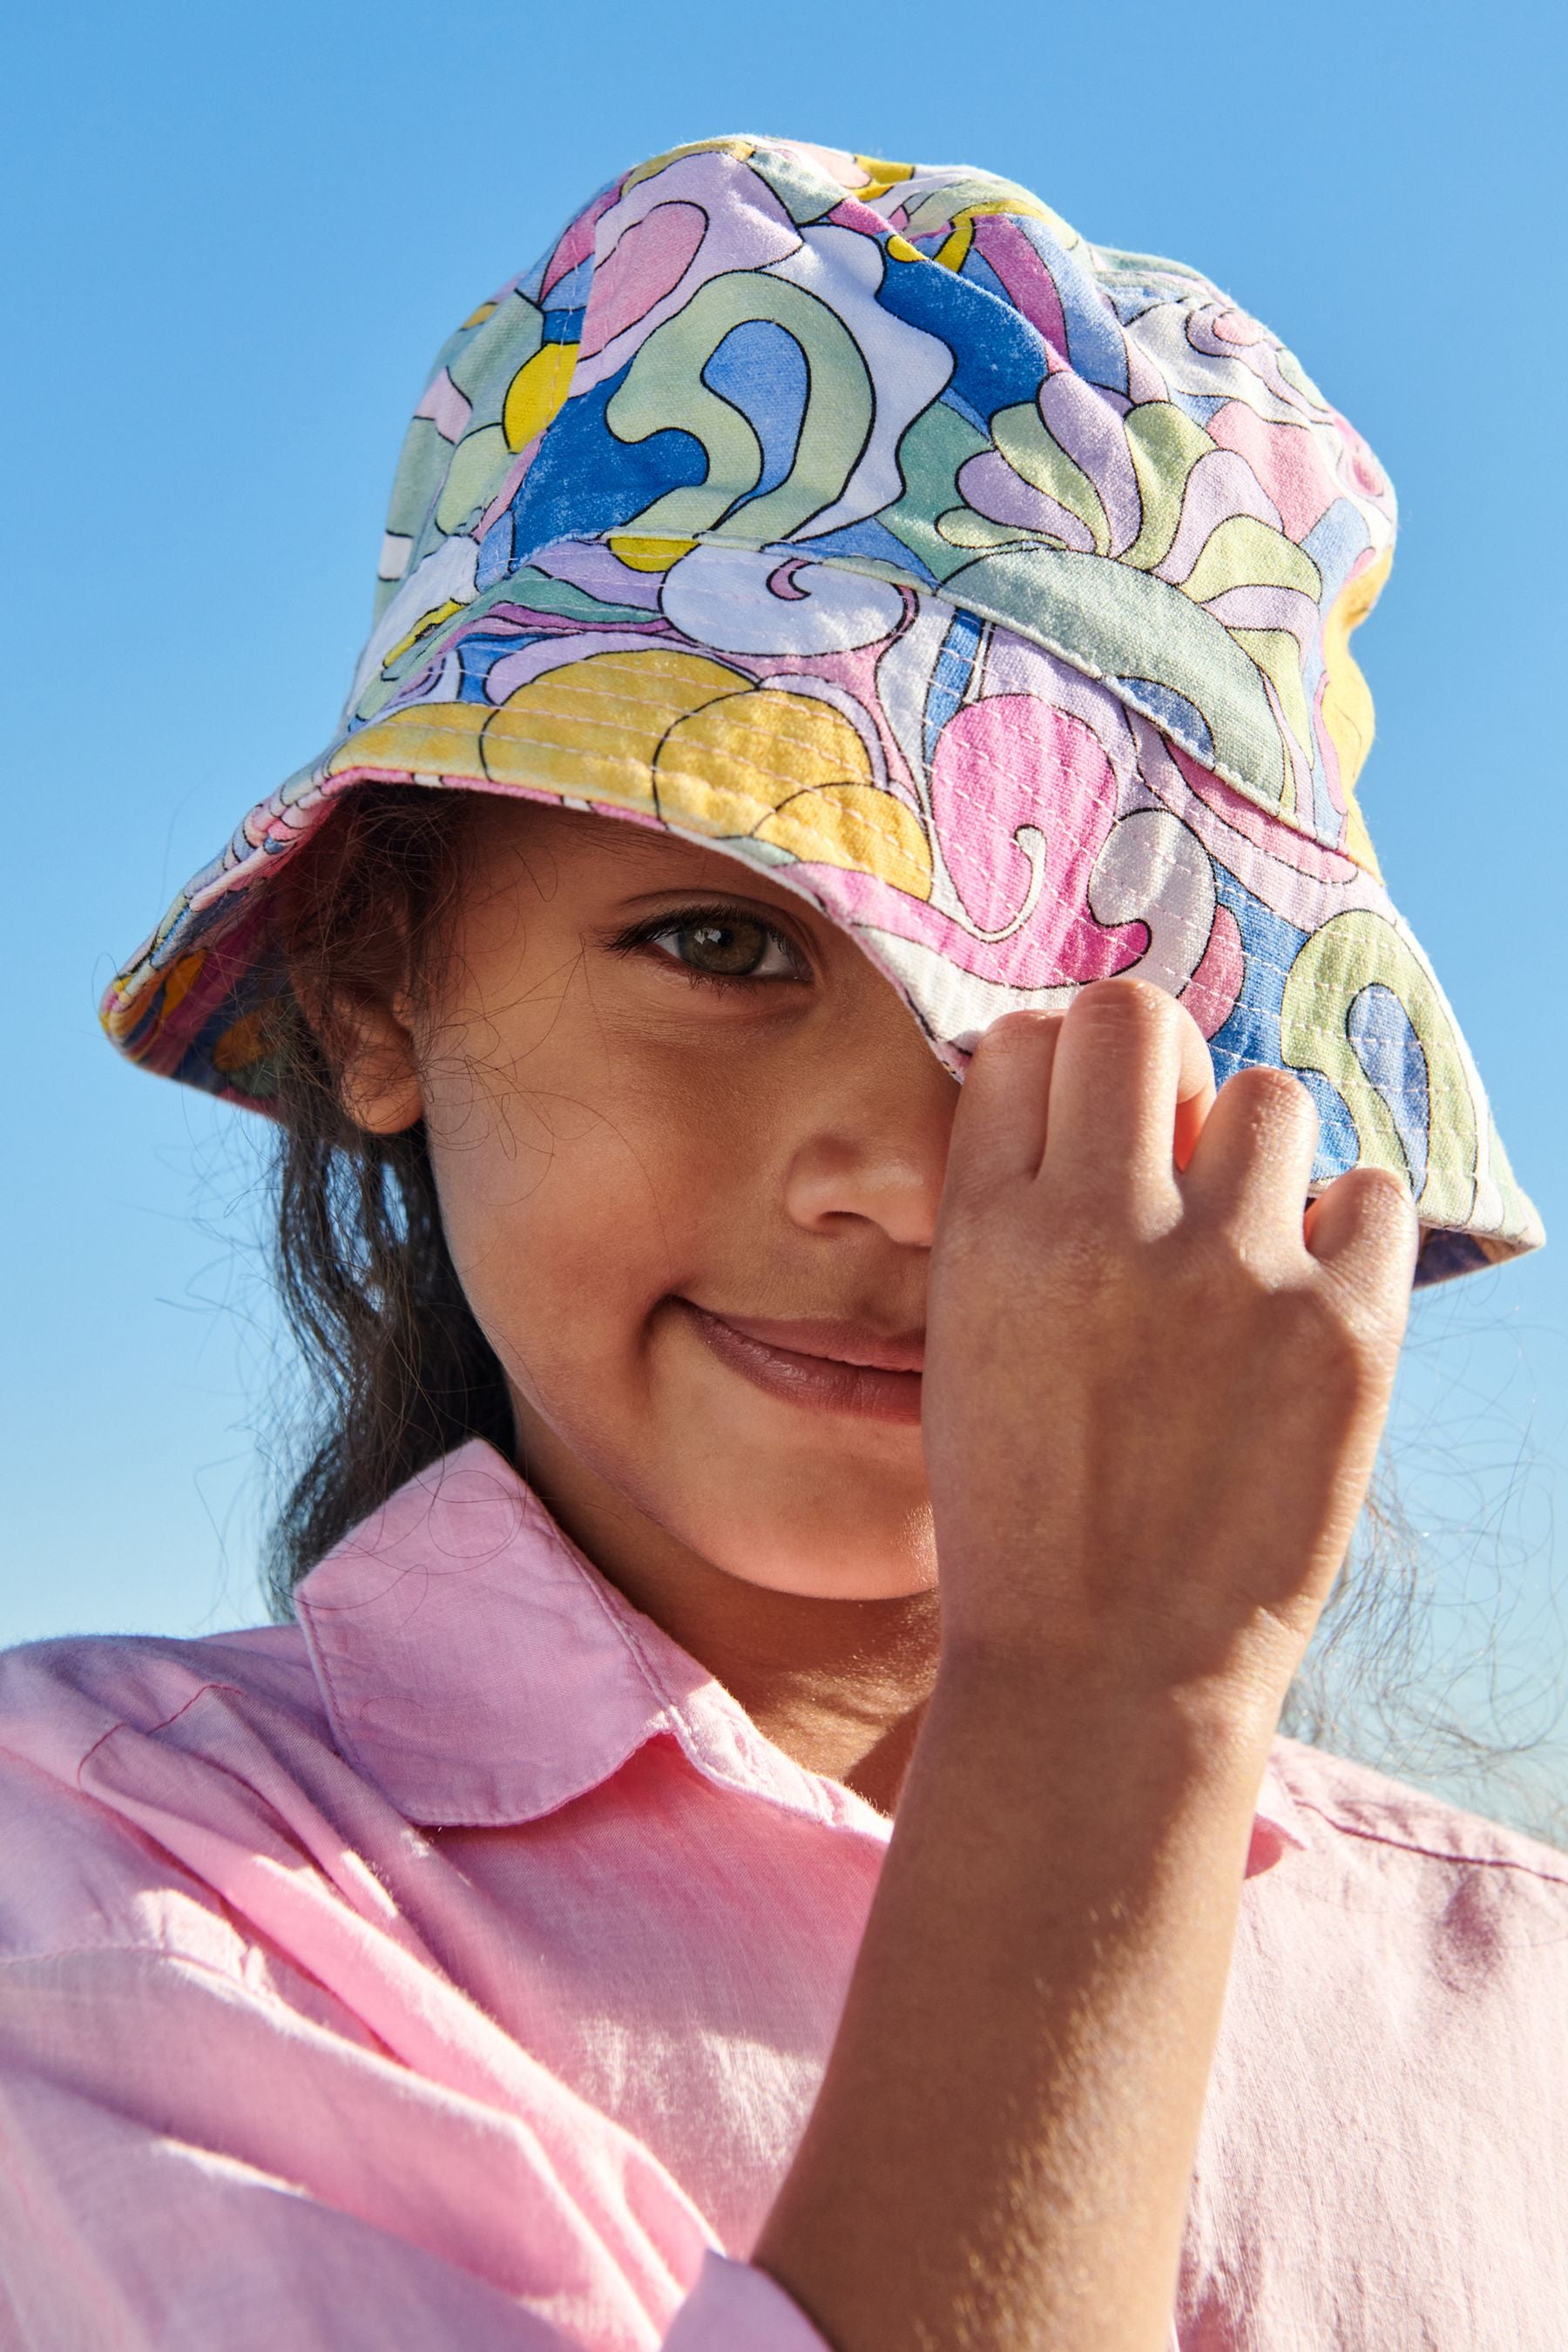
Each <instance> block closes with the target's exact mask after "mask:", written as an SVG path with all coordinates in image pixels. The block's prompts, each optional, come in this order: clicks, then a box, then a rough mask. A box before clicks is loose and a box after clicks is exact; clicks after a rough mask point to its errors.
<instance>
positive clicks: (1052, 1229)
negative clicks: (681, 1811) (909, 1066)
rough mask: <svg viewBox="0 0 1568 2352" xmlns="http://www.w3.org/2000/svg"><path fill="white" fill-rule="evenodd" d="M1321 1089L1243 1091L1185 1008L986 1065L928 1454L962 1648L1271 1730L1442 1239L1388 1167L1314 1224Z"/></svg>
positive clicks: (1337, 1191)
mask: <svg viewBox="0 0 1568 2352" xmlns="http://www.w3.org/2000/svg"><path fill="white" fill-rule="evenodd" d="M1316 1135H1317V1116H1316V1111H1315V1108H1314V1106H1313V1103H1312V1100H1311V1097H1310V1095H1309V1094H1308V1092H1307V1090H1306V1088H1305V1087H1303V1086H1302V1085H1301V1084H1300V1082H1299V1081H1298V1080H1297V1079H1295V1078H1293V1077H1291V1076H1289V1075H1288V1074H1286V1073H1283V1072H1280V1071H1278V1070H1268V1069H1250V1070H1246V1071H1242V1072H1240V1073H1239V1074H1238V1075H1237V1076H1235V1077H1233V1078H1231V1079H1230V1080H1229V1082H1228V1083H1227V1084H1226V1087H1224V1088H1223V1089H1222V1090H1221V1091H1220V1093H1219V1094H1218V1096H1217V1097H1215V1091H1214V1083H1213V1075H1212V1067H1211V1065H1210V1062H1209V1056H1208V1051H1207V1048H1206V1046H1205V1044H1204V1041H1203V1038H1202V1036H1201V1035H1200V1034H1199V1032H1198V1030H1197V1028H1196V1026H1195V1024H1194V1022H1193V1021H1192V1020H1191V1018H1190V1017H1189V1016H1188V1014H1186V1013H1184V1012H1183V1011H1182V1009H1181V1007H1180V1006H1179V1005H1178V1004H1177V1003H1175V1002H1174V1000H1173V999H1172V998H1170V997H1168V996H1166V995H1164V994H1163V993H1162V992H1159V991H1157V990H1155V989H1153V988H1152V987H1149V986H1147V985H1146V984H1144V983H1142V982H1135V981H1121V980H1111V981H1102V982H1095V983H1094V984H1093V985H1091V986H1089V987H1087V988H1085V989H1084V990H1083V991H1082V992H1080V993H1079V996H1078V997H1077V998H1076V999H1075V1000H1074V1003H1073V1004H1072V1007H1071V1009H1070V1011H1069V1012H1068V1013H1066V1014H1065V1015H1061V1016H1057V1015H1042V1014H1037V1013H1010V1014H1008V1015H1006V1016H1005V1018H1004V1019H1002V1020H1001V1021H999V1022H997V1023H996V1024H995V1025H994V1027H993V1028H991V1029H990V1030H988V1031H987V1032H986V1034H985V1035H984V1038H983V1040H982V1042H981V1044H980V1045H979V1047H978V1049H977V1051H976V1053H975V1055H974V1056H973V1061H972V1063H971V1065H970V1068H969V1072H968V1075H967V1077H966V1079H965V1083H964V1087H963V1096H962V1099H961V1102H960V1106H959V1109H958V1113H957V1116H956V1118H955V1121H954V1126H953V1132H952V1145H951V1149H950V1153H949V1159H948V1165H947V1172H946V1178H945V1183H944V1188H943V1193H942V1210H941V1215H940V1218H939V1222H938V1228H937V1233H936V1238H935V1244H934V1248H933V1252H932V1259H931V1289H930V1299H929V1305H928V1314H927V1357H926V1373H925V1386H924V1394H925V1405H924V1434H925V1447H926V1457H927V1465H928V1469H929V1474H930V1478H931V1496H932V1503H933V1508H934V1514H935V1524H936V1536H937V1549H938V1557H939V1560H940V1563H941V1579H942V1642H943V1653H944V1657H963V1658H970V1657H975V1656H979V1657H983V1658H984V1659H985V1660H988V1661H992V1662H1005V1661H1012V1662H1015V1663H1016V1664H1020V1665H1022V1666H1024V1667H1026V1668H1027V1669H1028V1670H1029V1671H1030V1672H1031V1673H1035V1672H1037V1670H1038V1669H1039V1668H1041V1667H1042V1666H1044V1667H1047V1668H1048V1670H1049V1672H1050V1674H1051V1675H1052V1676H1053V1678H1056V1677H1066V1678H1068V1680H1069V1681H1070V1682H1071V1683H1072V1684H1073V1685H1074V1686H1079V1685H1088V1686H1089V1687H1092V1688H1095V1689H1103V1688H1106V1687H1110V1688H1111V1689H1113V1690H1114V1691H1115V1692H1116V1693H1118V1694H1119V1695H1120V1696H1121V1697H1123V1698H1127V1697H1131V1698H1132V1699H1133V1700H1134V1701H1136V1700H1138V1699H1139V1698H1141V1697H1142V1696H1152V1695H1154V1694H1156V1693H1176V1694H1182V1693H1194V1692H1201V1693H1203V1694H1205V1695H1206V1696H1208V1697H1209V1698H1211V1699H1215V1698H1217V1700H1218V1701H1219V1702H1220V1703H1221V1705H1222V1706H1225V1707H1226V1709H1233V1708H1239V1709H1240V1710H1241V1711H1242V1712H1241V1718H1240V1719H1244V1720H1247V1721H1250V1722H1256V1723H1258V1724H1259V1725H1261V1726H1262V1727H1263V1728H1264V1730H1265V1736H1271V1735H1272V1731H1273V1728H1274V1725H1275V1723H1276V1721H1277V1719H1278V1715H1279V1706H1280V1704H1281V1703H1282V1701H1283V1697H1284V1695H1285V1691H1286V1688H1287V1686H1288V1685H1289V1680H1290V1676H1291V1675H1292V1674H1293V1673H1294V1672H1295V1670H1296V1667H1297V1665H1298V1664H1299V1663H1300V1657H1301V1654H1302V1653H1303V1652H1304V1650H1305V1649H1306V1646H1307V1643H1308V1642H1309V1640H1310V1636H1311V1633H1312V1629H1313V1626H1314V1625H1315V1623H1316V1622H1317V1619H1318V1615H1319V1612H1321V1608H1322V1605H1323V1602H1324V1601H1325V1600H1326V1598H1327V1596H1328V1593H1329V1591H1330V1589H1331V1585H1332V1582H1333V1580H1334V1577H1335V1575H1336V1573H1337V1571H1338V1570H1339V1568H1340V1565H1341V1563H1342V1559H1343V1557H1344V1552H1345V1548H1346V1545H1347V1543H1348V1541H1349V1538H1350V1534H1351V1529H1352V1525H1353V1523H1354V1520H1355V1517H1356V1514H1357V1512H1358V1510H1359V1509H1360V1507H1361V1504H1362V1500H1363V1496H1364V1493H1365V1489H1366V1483H1367V1479H1368V1477H1369V1475H1370V1473H1371V1467H1372V1462H1373V1454H1374V1452H1375V1449H1376V1444H1377V1439H1378V1434H1379V1432H1380V1430H1381V1428H1382V1425H1383V1422H1384V1417H1385V1414H1386V1412H1387V1409H1388V1401H1389V1394H1390V1390H1391V1387H1392V1383H1393V1378H1394V1365H1395V1361H1396V1359H1397V1356H1398V1351H1399V1344H1400V1339H1401V1337H1402V1335H1403V1331H1404V1326H1405V1314H1406V1309H1407V1306H1408V1301H1409V1293H1410V1280H1411V1274H1412V1270H1413V1264H1414V1255H1415V1241H1416V1223H1415V1213H1414V1210H1413V1208H1412V1205H1411V1202H1410V1200H1409V1198H1408V1196H1407V1194H1406V1192H1405V1189H1404V1187H1403V1186H1402V1185H1401V1184H1400V1183H1399V1182H1398V1181H1397V1180H1396V1179H1395V1178H1394V1177H1393V1176H1390V1175H1386V1174H1384V1173H1383V1172H1381V1171H1375V1170H1371V1169H1363V1170H1355V1171H1352V1172H1351V1173H1349V1174H1348V1175H1344V1176H1342V1177H1340V1178H1339V1179H1338V1180H1337V1181H1335V1182H1334V1183H1332V1184H1331V1185H1330V1186H1329V1188H1328V1189H1327V1191H1326V1192H1324V1193H1323V1194H1322V1195H1321V1198H1320V1199H1318V1200H1317V1201H1316V1202H1313V1203H1312V1205H1311V1206H1310V1208H1309V1209H1308V1210H1307V1211H1306V1213H1305V1215H1303V1207H1302V1204H1303V1202H1304V1201H1305V1200H1306V1196H1307V1187H1308V1182H1309V1179H1310V1171H1311V1165H1312V1158H1313V1152H1314V1149H1315V1144H1316Z"/></svg>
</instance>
